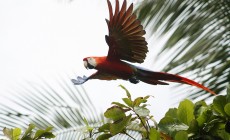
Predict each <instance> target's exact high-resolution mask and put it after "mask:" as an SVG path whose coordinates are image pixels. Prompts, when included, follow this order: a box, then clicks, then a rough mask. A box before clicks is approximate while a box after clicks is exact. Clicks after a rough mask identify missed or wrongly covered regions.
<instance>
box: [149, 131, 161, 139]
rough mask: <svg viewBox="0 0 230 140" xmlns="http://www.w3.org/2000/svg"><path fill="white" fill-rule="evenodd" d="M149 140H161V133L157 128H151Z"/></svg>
mask: <svg viewBox="0 0 230 140" xmlns="http://www.w3.org/2000/svg"><path fill="white" fill-rule="evenodd" d="M149 140H160V133H159V132H158V131H157V130H156V129H155V128H151V129H150V132H149Z"/></svg>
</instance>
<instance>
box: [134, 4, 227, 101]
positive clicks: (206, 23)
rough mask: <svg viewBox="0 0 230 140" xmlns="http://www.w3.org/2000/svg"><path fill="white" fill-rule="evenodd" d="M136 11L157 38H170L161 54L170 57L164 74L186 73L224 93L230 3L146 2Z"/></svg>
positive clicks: (193, 96)
mask: <svg viewBox="0 0 230 140" xmlns="http://www.w3.org/2000/svg"><path fill="white" fill-rule="evenodd" d="M136 12H137V14H138V16H139V19H140V20H142V21H143V24H144V25H145V26H146V27H148V29H150V30H152V33H154V36H163V35H166V34H167V35H169V36H170V37H169V38H168V40H167V41H166V42H165V44H164V45H163V49H162V50H161V51H160V53H159V56H165V55H166V56H167V58H166V60H168V63H167V64H165V65H166V66H165V68H164V70H165V71H171V72H173V73H180V74H184V73H187V74H189V75H190V76H189V78H192V79H196V81H197V80H198V81H200V82H201V83H203V84H204V85H206V86H207V87H209V88H210V89H212V90H213V91H215V92H216V93H217V94H219V93H220V92H221V91H223V90H224V88H225V87H226V85H227V83H228V82H229V81H230V1H229V0H220V1H218V0H194V1H190V0H175V1H171V0H145V1H143V2H141V3H139V5H138V8H137V10H136ZM172 50H174V51H172ZM188 72H189V73H188ZM202 94H205V92H204V91H202V90H196V91H192V92H191V95H189V97H190V98H192V99H195V98H197V97H199V96H200V95H202ZM210 96H211V95H210ZM208 97H209V96H207V97H204V98H208Z"/></svg>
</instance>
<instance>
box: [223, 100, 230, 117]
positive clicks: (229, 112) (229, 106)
mask: <svg viewBox="0 0 230 140" xmlns="http://www.w3.org/2000/svg"><path fill="white" fill-rule="evenodd" d="M224 111H225V113H226V114H227V115H228V116H229V117H230V103H227V104H226V105H225V106H224Z"/></svg>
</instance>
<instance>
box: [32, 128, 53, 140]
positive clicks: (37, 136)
mask: <svg viewBox="0 0 230 140" xmlns="http://www.w3.org/2000/svg"><path fill="white" fill-rule="evenodd" d="M52 129H53V127H47V128H46V129H45V130H37V131H36V133H35V135H34V139H40V138H42V137H44V138H54V137H55V135H53V134H52V132H49V131H51V130H52Z"/></svg>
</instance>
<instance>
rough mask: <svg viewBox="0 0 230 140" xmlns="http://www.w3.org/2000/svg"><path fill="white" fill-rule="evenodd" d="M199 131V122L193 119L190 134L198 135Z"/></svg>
mask: <svg viewBox="0 0 230 140" xmlns="http://www.w3.org/2000/svg"><path fill="white" fill-rule="evenodd" d="M198 131H199V125H198V122H197V120H195V119H193V120H192V121H191V123H190V125H189V129H188V132H191V133H197V132H198Z"/></svg>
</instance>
